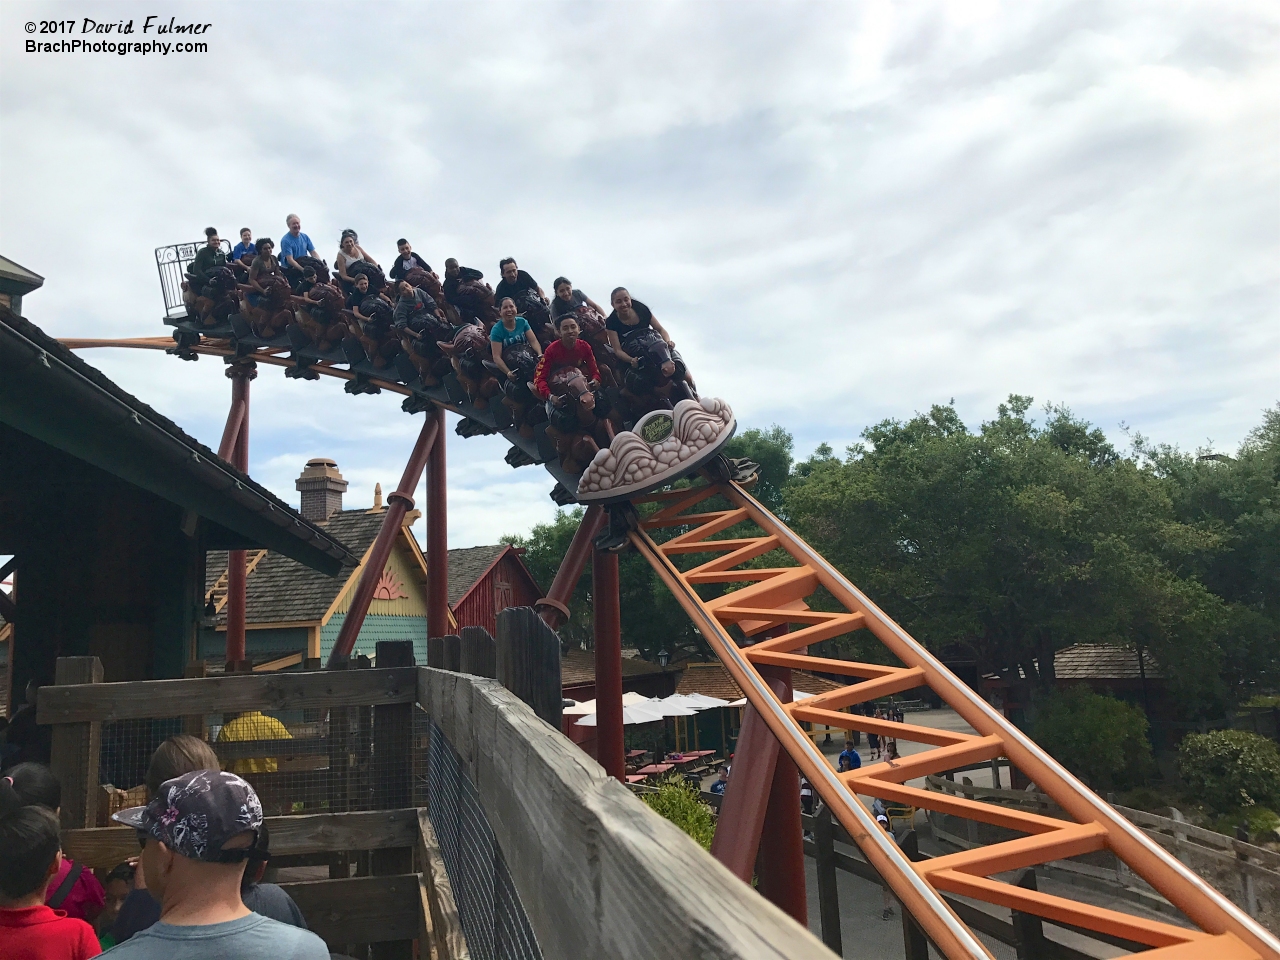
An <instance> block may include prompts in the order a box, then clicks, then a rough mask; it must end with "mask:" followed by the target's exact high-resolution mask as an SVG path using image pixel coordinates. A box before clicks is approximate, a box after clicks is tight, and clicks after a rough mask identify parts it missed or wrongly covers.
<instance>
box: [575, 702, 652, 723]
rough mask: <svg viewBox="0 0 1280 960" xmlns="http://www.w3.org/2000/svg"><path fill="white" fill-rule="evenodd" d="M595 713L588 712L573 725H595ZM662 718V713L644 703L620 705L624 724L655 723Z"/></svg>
mask: <svg viewBox="0 0 1280 960" xmlns="http://www.w3.org/2000/svg"><path fill="white" fill-rule="evenodd" d="M596 716H597V715H596V714H594V713H590V714H587V716H585V717H583V718H582V719H581V720H579V721H578V722H577V723H576V724H575V726H579V727H594V726H597V723H596ZM661 719H662V714H660V713H658V712H656V711H654V710H651V709H650V708H649V707H648V706H647V705H646V704H634V705H632V706H627V705H626V704H623V707H622V723H623V725H624V726H630V725H631V724H633V723H657V722H658V721H659V720H661Z"/></svg>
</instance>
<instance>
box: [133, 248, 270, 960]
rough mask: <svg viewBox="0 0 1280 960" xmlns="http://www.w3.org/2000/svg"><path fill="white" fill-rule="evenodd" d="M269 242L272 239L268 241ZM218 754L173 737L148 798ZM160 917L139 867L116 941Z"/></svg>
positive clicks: (160, 752) (158, 759)
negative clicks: (164, 785)
mask: <svg viewBox="0 0 1280 960" xmlns="http://www.w3.org/2000/svg"><path fill="white" fill-rule="evenodd" d="M268 242H269V241H268ZM219 766H221V765H220V764H219V763H218V755H217V754H216V753H214V752H213V747H211V746H209V744H207V743H205V742H204V741H203V740H201V739H200V738H199V737H193V736H191V735H190V734H186V733H180V734H177V735H176V736H172V737H170V738H169V739H168V740H166V741H165V742H164V743H162V744H160V746H158V747H156V752H155V753H153V754H152V755H151V763H150V764H149V765H148V766H147V776H146V780H145V781H144V782H145V783H146V785H147V800H148V801H150V800H151V799H152V798H153V797H155V796H157V795H158V794H159V793H160V787H161V786H162V785H163V784H165V783H166V782H167V781H169V780H172V779H174V778H175V777H180V776H182V775H183V774H185V773H191V772H192V771H194V770H217V769H218V768H219ZM159 920H160V904H159V903H157V902H156V900H155V898H154V897H152V896H151V894H150V893H148V892H147V881H146V877H145V876H144V875H143V871H142V869H141V868H140V867H139V869H138V870H137V872H136V873H135V875H134V878H133V890H131V891H130V892H129V894H128V896H126V897H125V899H124V903H122V904H121V905H120V912H119V915H118V916H117V917H116V919H115V922H114V923H113V924H112V925H111V936H112V938H113V939H114V940H115V942H116V943H124V942H125V941H126V940H128V939H129V938H130V937H132V936H133V935H134V934H135V933H138V932H139V931H140V930H145V929H147V927H149V926H151V925H152V924H153V923H156V922H158V921H159Z"/></svg>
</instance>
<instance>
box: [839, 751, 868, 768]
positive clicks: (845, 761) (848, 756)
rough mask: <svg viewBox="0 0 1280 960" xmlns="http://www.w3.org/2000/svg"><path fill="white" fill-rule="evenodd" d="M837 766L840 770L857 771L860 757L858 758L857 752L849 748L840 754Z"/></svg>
mask: <svg viewBox="0 0 1280 960" xmlns="http://www.w3.org/2000/svg"><path fill="white" fill-rule="evenodd" d="M839 766H840V767H841V769H842V770H857V769H858V768H859V767H860V766H862V757H861V756H859V754H858V751H857V750H855V749H853V747H850V748H849V749H848V750H845V751H844V752H843V753H841V754H840V764H839Z"/></svg>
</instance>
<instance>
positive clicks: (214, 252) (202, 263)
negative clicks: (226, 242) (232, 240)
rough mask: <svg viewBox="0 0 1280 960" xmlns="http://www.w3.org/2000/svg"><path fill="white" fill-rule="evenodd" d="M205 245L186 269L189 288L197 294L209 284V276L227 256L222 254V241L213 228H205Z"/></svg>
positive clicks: (224, 261) (223, 262)
mask: <svg viewBox="0 0 1280 960" xmlns="http://www.w3.org/2000/svg"><path fill="white" fill-rule="evenodd" d="M204 236H205V245H204V246H203V247H201V248H200V251H199V252H198V253H197V254H196V258H195V259H194V260H192V261H191V265H190V266H189V267H187V277H188V279H190V281H191V288H192V289H193V290H195V291H196V292H197V293H198V292H199V291H200V288H201V287H203V286H204V285H205V284H206V283H208V282H209V275H210V274H211V273H213V271H215V270H217V269H218V268H219V267H221V266H223V265H224V264H225V263H226V262H227V255H226V254H225V253H223V252H222V241H221V240H220V239H219V238H218V231H217V230H215V229H214V228H213V227H205V231H204Z"/></svg>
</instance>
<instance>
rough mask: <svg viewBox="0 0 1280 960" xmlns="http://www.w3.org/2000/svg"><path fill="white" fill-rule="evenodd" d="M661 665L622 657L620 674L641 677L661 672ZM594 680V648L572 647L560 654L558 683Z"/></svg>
mask: <svg viewBox="0 0 1280 960" xmlns="http://www.w3.org/2000/svg"><path fill="white" fill-rule="evenodd" d="M662 672H663V670H662V667H660V666H659V665H658V664H656V663H650V662H649V661H648V660H637V659H634V658H632V657H623V658H622V676H623V677H624V678H626V677H643V676H648V675H650V674H654V673H662ZM595 682H596V655H595V651H594V650H581V649H573V650H568V651H566V652H565V653H563V654H561V655H560V685H561V686H563V687H574V686H578V685H580V684H584V683H595Z"/></svg>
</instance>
